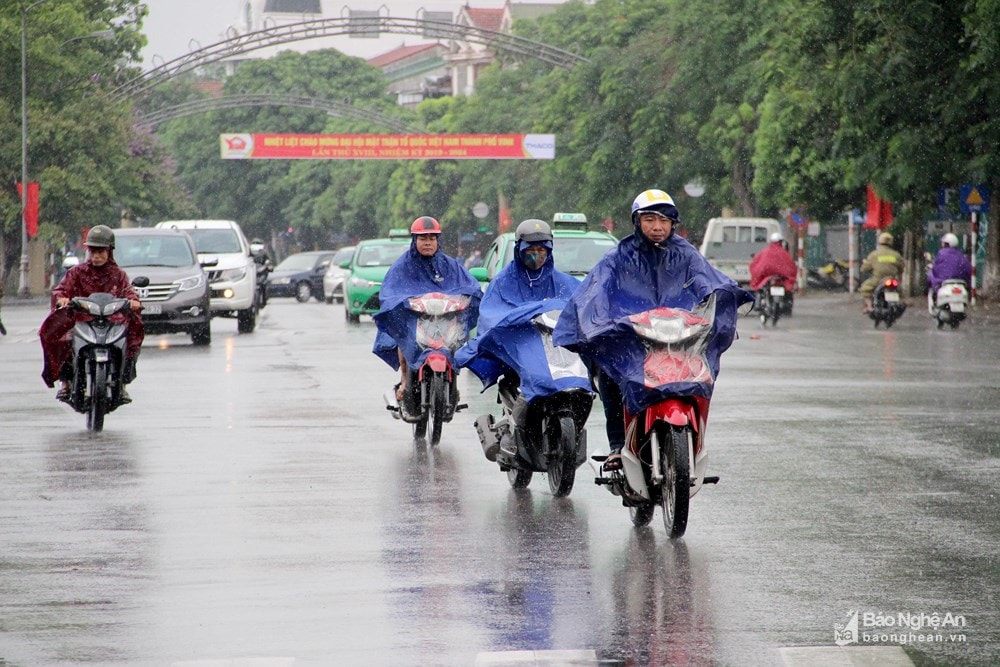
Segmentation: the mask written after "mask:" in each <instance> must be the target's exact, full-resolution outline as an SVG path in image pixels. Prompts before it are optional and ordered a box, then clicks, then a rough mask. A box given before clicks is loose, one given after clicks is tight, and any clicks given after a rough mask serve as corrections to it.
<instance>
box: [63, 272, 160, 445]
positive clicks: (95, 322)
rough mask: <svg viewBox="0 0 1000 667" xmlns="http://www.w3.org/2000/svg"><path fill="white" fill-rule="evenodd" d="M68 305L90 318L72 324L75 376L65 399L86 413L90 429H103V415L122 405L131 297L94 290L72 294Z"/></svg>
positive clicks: (139, 281)
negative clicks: (119, 296) (91, 292)
mask: <svg viewBox="0 0 1000 667" xmlns="http://www.w3.org/2000/svg"><path fill="white" fill-rule="evenodd" d="M142 281H145V284H143V282H142ZM133 284H134V285H136V286H138V287H145V286H146V285H148V284H149V281H148V279H146V278H136V279H135V280H133ZM68 307H69V308H72V309H73V310H76V311H78V312H80V313H83V314H85V315H89V318H87V319H83V320H81V321H78V322H77V323H76V324H75V325H74V326H73V334H72V337H73V342H72V345H73V357H72V360H73V379H72V384H71V386H70V395H69V399H68V400H67V401H66V402H67V403H68V404H69V405H70V407H72V408H73V409H74V410H76V411H77V412H80V413H83V414H85V415H87V430H88V431H94V432H100V431H102V430H103V429H104V416H105V415H106V414H107V413H109V412H113V411H114V410H116V409H117V408H118V407H120V406H121V405H122V388H123V386H124V383H123V381H122V379H123V371H124V364H125V347H126V342H127V335H128V317H127V313H128V311H129V308H131V305H130V303H129V300H128V299H119V298H116V297H114V296H112V295H111V294H107V293H104V292H95V293H94V294H91V295H90V296H87V297H83V296H77V297H73V298H72V299H71V300H70V302H69V306H68Z"/></svg>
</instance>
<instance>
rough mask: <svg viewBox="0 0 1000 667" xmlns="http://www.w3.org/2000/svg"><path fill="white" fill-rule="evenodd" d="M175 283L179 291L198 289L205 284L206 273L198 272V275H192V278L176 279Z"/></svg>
mask: <svg viewBox="0 0 1000 667" xmlns="http://www.w3.org/2000/svg"><path fill="white" fill-rule="evenodd" d="M174 284H175V285H177V291H178V292H187V291H188V290H193V289H198V288H199V287H201V286H202V285H204V284H205V275H204V274H198V275H197V276H191V277H190V278H181V279H180V280H175V281H174Z"/></svg>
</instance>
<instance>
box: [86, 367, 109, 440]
mask: <svg viewBox="0 0 1000 667" xmlns="http://www.w3.org/2000/svg"><path fill="white" fill-rule="evenodd" d="M88 375H89V378H88V379H89V380H90V387H89V393H90V409H89V410H88V411H87V430H88V431H93V432H94V433H100V432H101V431H103V430H104V413H105V412H107V409H108V405H107V398H108V367H107V365H106V364H103V363H100V364H98V363H95V364H94V365H93V366H92V367H91V372H90V373H89V374H88Z"/></svg>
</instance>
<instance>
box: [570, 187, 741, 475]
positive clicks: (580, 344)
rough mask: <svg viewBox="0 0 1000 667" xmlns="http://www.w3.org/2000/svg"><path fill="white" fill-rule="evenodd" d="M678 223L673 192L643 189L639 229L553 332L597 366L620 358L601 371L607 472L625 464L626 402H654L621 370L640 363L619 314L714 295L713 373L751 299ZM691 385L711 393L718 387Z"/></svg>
mask: <svg viewBox="0 0 1000 667" xmlns="http://www.w3.org/2000/svg"><path fill="white" fill-rule="evenodd" d="M679 224H680V214H679V212H678V211H677V207H676V206H675V205H674V201H673V199H671V197H670V195H668V194H667V193H666V192H664V191H662V190H646V191H644V192H642V193H640V194H639V195H638V196H637V197H636V198H635V200H634V201H633V202H632V225H633V227H634V232H633V233H632V234H631V235H629V236H627V237H625V238H624V239H622V241H621V242H620V243H619V244H618V247H617V248H616V249H615V250H613V251H611V252H609V253H608V254H607V255H605V256H604V258H603V259H602V260H601V261H600V262H599V263H598V264H597V266H595V267H594V269H593V270H592V271H591V272H590V273H589V274H588V275H587V277H586V278H585V279H584V281H583V284H582V285H581V286H580V289H579V290H577V292H576V293H575V294H574V295H573V296H572V297H571V298H570V300H569V303H568V304H567V305H566V308H565V309H564V310H563V312H562V316H561V317H560V318H559V323H558V324H557V325H556V329H555V332H554V333H553V339H552V342H553V343H554V344H556V345H562V346H564V347H567V348H569V349H571V350H574V351H576V352H578V353H579V354H580V355H581V356H582V357H584V359H586V360H588V362H590V363H591V364H592V365H597V362H596V361H595V359H596V358H601V359H604V360H608V359H611V360H614V363H612V364H608V363H605V364H604V366H603V368H602V369H601V370H600V371H599V372H598V374H597V385H598V391H599V392H600V395H601V401H602V402H603V403H604V414H605V418H606V420H607V434H608V444H609V447H610V450H611V453H610V455H609V456H608V458H607V460H606V461H605V462H604V468H605V469H606V470H620V469H621V465H622V463H621V453H620V452H621V449H622V447H623V446H624V444H625V419H624V407H627V408H628V410H629V412H630V413H632V414H638V413H639V412H641V411H642V409H644V408H645V407H648V405H644V404H643V401H647V400H649V397H648V392H644V387H642V386H641V385H640V386H634V385H633V384H632V383H629V382H626V375H625V374H624V373H623V372H619V370H620V369H624V368H625V367H627V366H629V365H631V364H633V363H634V362H635V360H633V359H625V358H624V357H623V355H625V354H630V353H629V352H626V351H625V350H626V349H627V347H626V346H624V345H621V344H619V343H618V342H617V341H616V340H615V335H616V332H617V331H619V330H621V329H622V328H623V327H624V326H625V325H624V324H622V323H620V322H619V320H621V319H622V318H627V317H628V316H629V315H633V314H636V313H641V312H644V311H647V310H651V309H653V308H657V307H661V306H668V307H673V308H683V309H685V310H691V309H693V308H694V307H695V306H697V305H698V304H699V303H701V302H702V301H703V300H704V299H706V298H707V297H708V296H710V295H711V294H713V293H715V294H716V295H717V302H716V317H715V331H714V334H713V337H712V342H711V344H710V346H709V349H708V351H707V357H708V361H709V364H710V365H711V367H712V371H713V377H714V376H715V375H717V373H718V369H719V357H720V356H721V354H722V352H724V351H725V350H726V349H728V348H729V346H730V345H731V344H732V341H733V337H734V336H735V333H736V318H737V308H738V307H739V306H740V305H741V304H743V303H746V302H749V301H751V300H752V299H753V297H752V296H751V295H750V293H749V292H747V291H745V290H743V289H741V288H740V287H739V286H738V285H737V284H736V282H735V281H733V280H732V279H731V278H729V277H727V276H726V275H725V274H723V273H722V272H720V271H718V270H717V269H715V268H714V267H713V266H712V265H711V264H709V263H708V260H706V259H705V257H704V256H703V255H702V254H701V253H700V252H698V250H697V249H696V248H695V247H694V246H693V245H691V244H690V243H688V241H687V240H685V239H683V238H681V237H680V236H679V235H677V234H676V233H674V232H675V228H676V226H677V225H679ZM613 367H618V368H613ZM623 383H624V385H623ZM692 389H693V391H695V392H701V393H703V394H704V395H706V397H708V396H710V395H711V390H712V385H706V386H703V387H694V388H692ZM623 399H624V400H623ZM623 403H624V406H623Z"/></svg>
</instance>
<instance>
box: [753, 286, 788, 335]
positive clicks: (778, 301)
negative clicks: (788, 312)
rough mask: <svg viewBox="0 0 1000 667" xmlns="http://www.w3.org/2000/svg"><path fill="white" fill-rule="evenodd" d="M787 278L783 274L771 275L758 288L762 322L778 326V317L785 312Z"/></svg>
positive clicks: (758, 303)
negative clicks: (769, 322)
mask: <svg viewBox="0 0 1000 667" xmlns="http://www.w3.org/2000/svg"><path fill="white" fill-rule="evenodd" d="M785 297H786V294H785V280H784V278H782V277H781V276H771V277H770V278H768V279H767V280H766V281H765V282H764V284H763V285H762V286H761V288H760V289H759V290H757V299H756V303H757V307H758V308H760V323H761V324H762V325H764V326H767V321H768V320H770V321H771V326H773V327H776V326H778V319H779V318H780V317H781V316H782V314H784V312H785Z"/></svg>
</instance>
